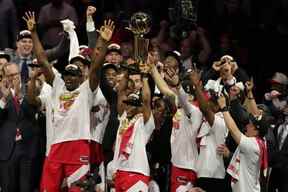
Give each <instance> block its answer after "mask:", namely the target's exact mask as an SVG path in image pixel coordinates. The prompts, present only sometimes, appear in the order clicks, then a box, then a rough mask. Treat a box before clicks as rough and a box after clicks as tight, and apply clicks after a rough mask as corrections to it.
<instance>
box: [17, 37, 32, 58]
mask: <svg viewBox="0 0 288 192" xmlns="http://www.w3.org/2000/svg"><path fill="white" fill-rule="evenodd" d="M16 46H17V52H18V54H19V55H20V56H22V57H28V56H29V55H31V54H32V49H33V42H32V39H30V38H23V39H20V40H19V41H18V42H17V44H16Z"/></svg>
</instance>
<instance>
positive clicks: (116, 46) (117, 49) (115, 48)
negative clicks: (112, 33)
mask: <svg viewBox="0 0 288 192" xmlns="http://www.w3.org/2000/svg"><path fill="white" fill-rule="evenodd" d="M110 52H117V53H119V54H120V55H121V54H122V52H121V46H120V45H119V44H117V43H111V44H110V45H109V46H108V47H107V53H106V54H109V53H110Z"/></svg>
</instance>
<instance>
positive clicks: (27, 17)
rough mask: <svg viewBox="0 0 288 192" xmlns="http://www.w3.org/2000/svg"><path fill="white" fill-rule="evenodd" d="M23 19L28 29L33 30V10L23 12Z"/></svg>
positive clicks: (34, 22)
mask: <svg viewBox="0 0 288 192" xmlns="http://www.w3.org/2000/svg"><path fill="white" fill-rule="evenodd" d="M22 18H23V20H24V21H25V22H26V25H27V28H28V30H29V31H33V30H35V25H36V21H35V13H34V12H30V11H28V12H25V16H23V17H22Z"/></svg>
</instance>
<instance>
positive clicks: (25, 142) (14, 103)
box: [0, 64, 39, 192]
mask: <svg viewBox="0 0 288 192" xmlns="http://www.w3.org/2000/svg"><path fill="white" fill-rule="evenodd" d="M3 72H4V79H3V80H2V82H1V99H0V146H1V147H0V186H1V188H2V191H3V192H16V191H17V192H19V191H20V192H31V191H32V178H33V171H32V165H33V159H34V158H35V156H36V154H37V151H38V149H37V148H38V142H39V140H38V138H39V137H38V136H37V135H38V133H37V132H38V131H39V130H38V129H37V126H36V118H35V117H36V109H35V108H33V107H32V106H30V105H29V104H28V102H27V100H26V97H25V96H24V94H23V92H22V91H21V90H22V89H21V76H20V71H19V67H18V65H16V64H8V65H5V66H4V68H3Z"/></svg>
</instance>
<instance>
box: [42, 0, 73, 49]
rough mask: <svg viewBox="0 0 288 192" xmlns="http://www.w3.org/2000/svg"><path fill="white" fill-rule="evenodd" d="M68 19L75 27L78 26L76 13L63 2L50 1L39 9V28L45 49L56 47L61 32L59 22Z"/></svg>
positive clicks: (60, 0)
mask: <svg viewBox="0 0 288 192" xmlns="http://www.w3.org/2000/svg"><path fill="white" fill-rule="evenodd" d="M64 19H70V20H71V21H73V23H74V24H75V26H77V24H78V18H77V14H76V11H75V9H74V8H73V7H71V6H70V5H69V4H67V3H66V2H65V1H64V0H51V2H50V3H49V4H47V5H45V6H43V7H42V8H41V11H40V13H39V20H38V22H39V25H40V26H39V27H40V31H42V32H43V36H42V40H43V44H44V46H45V47H46V48H52V47H54V46H56V45H57V44H58V43H59V42H60V39H61V35H60V33H61V32H63V29H62V25H61V23H60V21H61V20H64Z"/></svg>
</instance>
